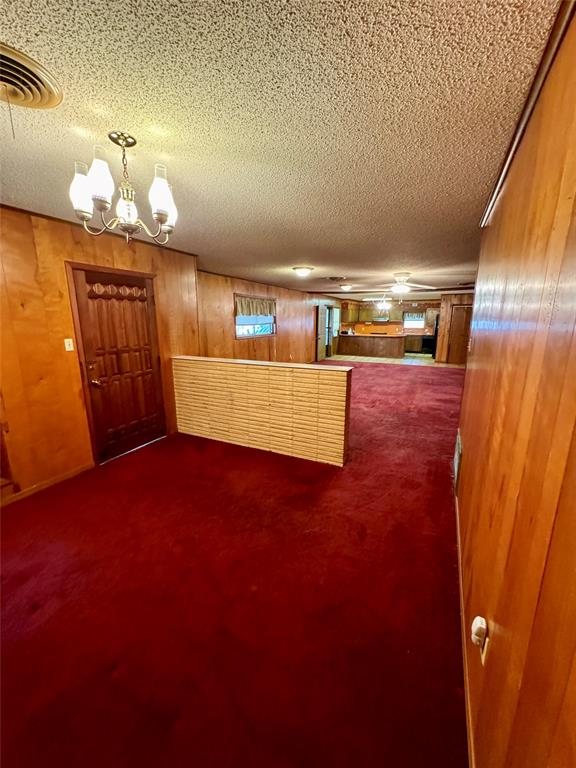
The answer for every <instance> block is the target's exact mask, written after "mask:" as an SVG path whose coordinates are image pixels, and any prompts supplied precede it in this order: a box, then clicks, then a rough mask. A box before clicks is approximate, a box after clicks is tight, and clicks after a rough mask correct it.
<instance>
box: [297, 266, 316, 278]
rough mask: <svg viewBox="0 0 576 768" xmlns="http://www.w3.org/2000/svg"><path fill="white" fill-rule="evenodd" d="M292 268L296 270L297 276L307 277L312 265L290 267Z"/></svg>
mask: <svg viewBox="0 0 576 768" xmlns="http://www.w3.org/2000/svg"><path fill="white" fill-rule="evenodd" d="M292 269H293V270H294V272H296V274H297V275H298V277H308V275H309V274H310V273H311V272H312V270H313V269H314V267H292Z"/></svg>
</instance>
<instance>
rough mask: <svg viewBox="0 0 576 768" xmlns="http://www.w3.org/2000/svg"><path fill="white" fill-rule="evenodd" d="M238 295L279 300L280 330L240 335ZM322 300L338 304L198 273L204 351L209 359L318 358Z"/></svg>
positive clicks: (293, 359)
mask: <svg viewBox="0 0 576 768" xmlns="http://www.w3.org/2000/svg"><path fill="white" fill-rule="evenodd" d="M235 293H241V294H245V295H247V296H265V297H267V298H271V299H276V312H277V318H276V319H277V326H278V328H277V333H276V335H275V336H266V337H263V338H261V339H254V338H252V339H236V334H235V326H234V294H235ZM319 302H324V303H330V304H333V305H334V306H338V305H339V301H338V300H337V299H333V300H331V299H327V298H326V297H321V296H314V295H311V294H306V293H303V292H302V291H292V290H289V289H287V288H277V287H275V286H272V285H265V284H263V283H254V282H251V281H249V280H240V279H239V278H235V277H225V276H223V275H214V274H211V273H209V272H198V319H199V326H200V354H201V355H204V356H206V357H229V358H230V357H236V358H239V359H241V360H271V361H279V362H294V363H311V362H314V360H315V354H316V340H315V337H316V306H317V305H318V303H319Z"/></svg>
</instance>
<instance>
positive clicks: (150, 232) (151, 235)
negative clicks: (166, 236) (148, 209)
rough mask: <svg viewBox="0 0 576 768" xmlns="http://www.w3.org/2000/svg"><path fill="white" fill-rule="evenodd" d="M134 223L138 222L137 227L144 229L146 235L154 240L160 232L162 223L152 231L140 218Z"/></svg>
mask: <svg viewBox="0 0 576 768" xmlns="http://www.w3.org/2000/svg"><path fill="white" fill-rule="evenodd" d="M136 224H138V226H139V227H142V229H143V230H144V232H146V234H147V235H148V237H151V238H152V240H156V238H157V237H158V236H159V235H160V233H161V232H162V225H161V224H158V229H157V230H156V232H152V231H151V230H150V229H149V228H148V227H147V226H146V224H145V222H143V221H142V219H138V220H137V221H136Z"/></svg>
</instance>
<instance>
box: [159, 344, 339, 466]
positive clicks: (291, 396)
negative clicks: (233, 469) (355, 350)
mask: <svg viewBox="0 0 576 768" xmlns="http://www.w3.org/2000/svg"><path fill="white" fill-rule="evenodd" d="M173 362H174V386H175V393H176V412H177V417H178V430H179V431H180V432H184V433H185V434H189V435H200V436H201V437H208V438H212V439H213V440H222V441H224V442H226V443H236V444H238V445H247V446H250V447H251V448H260V449H262V450H264V451H272V452H274V453H284V454H286V455H288V456H298V457H299V458H302V459H310V460H312V461H320V462H324V463H326V464H336V465H337V466H340V467H341V466H342V465H343V464H344V461H345V457H346V445H347V434H348V413H349V402H350V400H349V398H350V376H351V371H352V369H351V368H348V367H341V366H320V365H315V366H310V365H298V364H290V363H271V362H262V361H251V362H240V361H237V360H226V359H224V358H209V357H176V358H174V361H173Z"/></svg>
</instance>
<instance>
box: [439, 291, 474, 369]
mask: <svg viewBox="0 0 576 768" xmlns="http://www.w3.org/2000/svg"><path fill="white" fill-rule="evenodd" d="M473 303H474V294H473V293H445V294H443V295H442V299H441V301H440V320H439V321H438V342H437V344H436V362H438V363H447V362H448V347H449V341H450V325H451V322H452V307H454V306H458V305H466V304H469V305H472V304H473Z"/></svg>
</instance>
